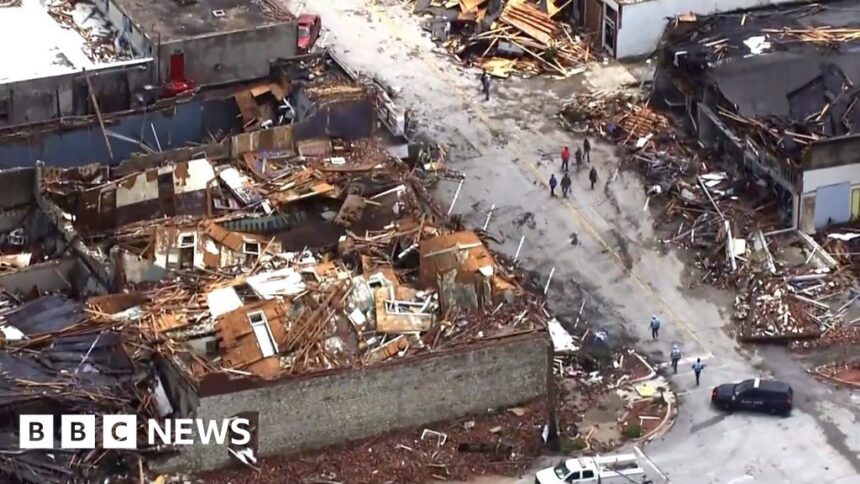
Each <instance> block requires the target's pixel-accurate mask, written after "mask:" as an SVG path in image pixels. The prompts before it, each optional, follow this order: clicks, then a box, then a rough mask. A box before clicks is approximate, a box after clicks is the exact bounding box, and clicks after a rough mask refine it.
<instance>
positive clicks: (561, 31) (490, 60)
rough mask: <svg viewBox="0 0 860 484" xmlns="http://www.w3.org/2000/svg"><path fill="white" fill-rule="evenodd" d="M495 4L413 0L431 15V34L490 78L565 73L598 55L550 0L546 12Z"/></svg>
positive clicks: (527, 5) (522, 0) (523, 2)
mask: <svg viewBox="0 0 860 484" xmlns="http://www.w3.org/2000/svg"><path fill="white" fill-rule="evenodd" d="M495 3H497V2H490V1H488V0H463V1H460V2H446V1H427V0H417V1H416V2H415V6H414V7H413V11H414V12H415V13H418V14H426V15H427V16H429V17H430V19H429V20H428V21H427V26H428V27H429V28H430V30H431V32H432V33H433V36H434V38H435V39H437V40H438V41H439V42H440V43H441V44H442V45H443V46H444V47H445V48H446V49H448V51H450V52H451V53H453V54H454V55H455V56H456V57H457V58H458V59H460V61H462V62H465V63H467V64H469V65H476V66H479V67H481V68H482V69H483V70H485V71H486V72H487V73H488V74H490V75H491V76H494V77H499V78H507V77H509V76H510V75H511V74H512V73H519V74H522V75H536V74H552V75H556V76H562V77H569V76H571V75H574V74H576V73H579V72H582V70H583V69H584V66H585V65H586V64H588V63H589V62H591V61H592V60H596V59H598V58H599V54H597V53H595V52H593V51H592V48H591V46H590V45H589V39H588V38H587V36H583V35H582V33H579V32H575V31H574V28H573V26H572V23H569V22H566V21H561V20H560V18H561V17H562V16H563V15H562V13H561V12H562V9H561V8H559V7H557V6H556V5H555V4H554V3H553V2H552V1H550V2H546V4H547V6H548V7H549V11H546V10H544V9H542V8H541V7H540V6H539V5H538V4H537V3H535V2H531V1H527V0H505V1H504V2H500V6H499V7H498V9H497V10H493V8H491V4H495ZM564 6H566V5H561V7H564Z"/></svg>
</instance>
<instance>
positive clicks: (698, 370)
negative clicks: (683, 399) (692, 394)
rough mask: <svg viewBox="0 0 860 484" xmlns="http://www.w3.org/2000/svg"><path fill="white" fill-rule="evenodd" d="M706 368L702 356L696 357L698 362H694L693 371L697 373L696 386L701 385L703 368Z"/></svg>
mask: <svg viewBox="0 0 860 484" xmlns="http://www.w3.org/2000/svg"><path fill="white" fill-rule="evenodd" d="M704 369H705V364H704V363H702V359H701V358H696V362H695V363H693V373H695V374H696V386H699V376H701V374H702V370H704Z"/></svg>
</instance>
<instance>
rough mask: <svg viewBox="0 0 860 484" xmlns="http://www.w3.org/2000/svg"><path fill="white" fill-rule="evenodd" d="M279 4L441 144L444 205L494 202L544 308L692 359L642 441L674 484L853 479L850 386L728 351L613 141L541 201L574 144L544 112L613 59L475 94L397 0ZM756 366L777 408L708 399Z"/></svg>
mask: <svg viewBox="0 0 860 484" xmlns="http://www.w3.org/2000/svg"><path fill="white" fill-rule="evenodd" d="M285 1H286V3H287V4H288V6H290V7H291V8H292V9H293V10H294V12H295V10H296V9H307V10H308V11H312V12H315V13H319V14H321V16H322V18H323V24H324V30H325V33H324V34H323V37H322V38H323V40H324V42H325V44H326V45H327V46H328V47H330V48H331V49H333V50H334V51H335V52H336V53H337V54H339V55H340V56H341V57H343V58H344V59H345V60H346V61H347V62H348V63H349V64H350V65H351V66H353V67H354V68H356V69H358V70H360V71H363V72H367V73H370V74H373V75H376V76H377V77H379V78H380V79H382V80H383V81H385V82H386V83H387V84H389V85H390V86H391V87H392V88H394V89H395V90H397V91H398V92H399V96H398V102H399V103H400V104H402V105H405V106H407V107H408V108H410V109H412V110H413V111H414V113H415V115H416V116H415V118H416V119H417V121H418V122H419V123H420V125H421V127H422V130H424V131H426V132H427V133H429V134H430V135H431V136H433V137H434V138H435V139H437V140H438V141H440V142H442V143H444V144H445V145H447V146H448V147H449V149H450V164H451V165H452V166H453V167H454V168H457V169H459V170H462V171H464V172H465V173H466V175H467V180H466V182H465V184H464V185H463V188H462V191H461V193H460V195H459V198H458V200H457V203H456V205H455V207H454V213H458V214H461V215H462V216H463V217H464V220H465V221H466V222H467V223H469V224H470V225H472V226H478V227H479V226H481V225H483V223H484V220H485V219H486V214H487V211H488V210H489V208H490V207H491V206H492V205H494V204H495V206H496V210H495V211H494V213H493V216H492V220H491V222H490V225H489V230H490V231H491V232H492V233H494V234H496V235H497V236H498V237H499V239H500V240H501V241H502V242H501V244H500V245H499V246H498V247H497V249H499V250H501V251H504V252H506V253H508V254H513V253H514V252H515V251H516V248H517V245H518V243H519V240H520V237H521V236H522V235H525V244H524V246H523V250H522V254H521V257H520V258H521V260H522V262H523V264H524V266H525V267H528V268H532V269H534V271H535V274H536V277H539V278H540V280H541V281H546V278H547V276H548V275H549V273H550V271H551V270H552V268H555V275H554V277H553V280H552V283H551V285H550V297H551V302H552V305H553V308H554V309H555V310H556V311H557V312H558V313H559V314H561V315H562V316H565V315H567V316H570V315H572V314H575V313H576V311H577V310H578V309H579V306H580V304H581V302H582V300H583V298H584V300H585V301H586V306H585V315H586V317H587V319H588V320H589V321H590V322H591V323H592V324H594V325H596V326H599V327H603V328H606V329H608V330H609V331H610V334H612V335H614V336H616V337H617V338H623V337H624V335H628V336H629V337H632V338H636V339H639V340H641V341H640V343H639V347H640V348H642V349H643V350H644V352H645V353H648V354H650V355H651V356H652V357H654V358H657V359H662V358H665V357H666V356H667V355H668V351H669V349H670V348H671V344H672V343H678V344H679V345H681V348H682V350H683V351H684V354H685V356H686V357H688V358H692V357H702V358H703V359H704V360H705V363H706V364H707V365H708V366H707V367H706V369H705V371H704V373H703V384H702V386H701V387H699V388H696V387H695V385H694V380H693V377H692V374H691V372H690V370H689V365H684V367H682V368H681V370H682V371H681V372H680V373H679V375H677V376H676V377H673V382H674V383H675V384H676V389H677V391H678V392H679V393H680V395H681V405H682V406H681V412H680V415H679V419H678V421H677V423H676V425H675V426H674V427H673V429H672V430H671V431H670V432H669V433H668V434H667V435H666V436H664V437H663V438H661V439H659V440H658V441H656V442H653V443H652V444H650V445H649V446H648V447H647V448H646V449H645V450H646V452H647V453H648V454H649V455H650V456H651V457H652V459H653V460H654V461H655V462H656V463H657V464H658V465H660V467H661V468H663V469H664V471H666V473H667V474H668V475H669V477H670V478H671V481H672V482H673V483H674V484H705V483H745V482H752V483H767V484H770V483H773V484H776V483H792V484H805V483H809V484H813V483H815V484H823V483H833V484H847V483H857V482H860V455H859V454H858V452H860V423H858V419H860V411H858V405H857V404H858V400H860V395H857V394H851V393H850V392H848V391H845V390H836V389H833V388H830V387H827V386H825V385H823V384H820V383H818V382H816V381H815V380H813V379H812V378H810V377H809V376H808V375H807V374H806V373H805V372H804V371H803V369H802V367H801V366H800V364H799V363H798V362H797V361H795V360H794V359H793V358H792V357H790V356H789V355H787V354H785V353H784V352H783V351H782V350H778V349H777V350H768V351H763V352H753V353H751V354H749V353H745V352H744V351H742V350H741V349H739V348H738V347H737V345H736V344H735V342H734V341H733V340H732V339H731V338H729V337H728V336H727V335H726V333H725V331H724V328H723V327H724V325H726V324H727V323H728V321H729V318H730V313H729V312H728V310H727V307H726V301H727V300H728V299H729V298H728V297H727V296H726V295H725V294H719V293H718V292H717V291H710V290H698V291H691V290H689V289H688V280H687V279H688V278H687V276H686V275H685V274H688V273H689V272H688V270H687V269H686V268H685V267H684V264H683V262H682V261H681V259H680V258H679V257H678V255H677V254H675V253H668V254H664V253H663V252H661V250H660V248H659V244H658V243H657V241H656V237H655V234H654V231H653V230H652V217H651V215H650V213H649V212H648V211H646V210H645V209H644V208H643V207H644V205H645V196H644V189H643V186H642V182H641V180H640V179H639V178H638V177H637V176H635V175H634V174H632V173H625V172H619V173H618V174H617V175H616V176H615V177H613V173H615V171H616V168H617V167H618V166H619V159H618V158H617V156H616V155H614V154H613V153H614V147H611V146H608V145H605V144H602V143H599V142H595V141H594V140H593V141H592V145H593V146H594V150H593V151H594V152H593V163H594V164H595V166H596V167H597V169H598V173H599V176H600V181H599V183H598V184H599V185H600V186H599V187H597V188H596V189H595V190H593V191H592V190H590V189H589V187H588V182H587V171H586V170H583V172H582V173H578V174H575V175H574V181H573V196H572V197H571V198H570V199H568V200H563V199H552V198H550V197H549V193H548V190H547V188H546V180H547V179H548V178H549V175H550V173H551V172H553V170H556V171H557V170H558V168H559V165H560V161H559V158H558V155H557V153H558V152H559V151H560V149H561V147H562V146H563V145H570V146H571V147H573V146H574V145H575V144H578V143H580V142H581V139H578V138H576V137H574V136H572V135H571V134H570V133H568V132H565V131H564V130H562V129H561V128H560V126H559V125H558V124H557V116H556V113H557V112H558V110H559V109H560V106H561V104H562V102H563V100H564V99H565V97H567V96H569V95H570V94H571V93H572V92H574V91H577V90H580V89H584V88H586V87H587V86H598V87H607V86H611V85H613V84H617V83H618V82H622V81H625V80H631V78H630V76H629V75H628V74H627V73H626V71H625V70H624V69H623V68H620V67H615V66H612V65H610V66H597V67H595V68H593V69H592V70H591V71H590V72H587V73H585V74H584V75H581V76H579V77H578V78H573V79H568V80H546V79H534V80H529V81H523V80H513V79H512V80H507V81H503V82H500V83H497V84H496V86H495V88H494V91H495V92H494V93H493V98H492V99H491V100H490V101H489V102H485V101H484V100H483V99H482V96H481V95H480V91H479V82H478V75H479V72H478V71H477V70H475V69H471V70H465V69H463V68H461V67H459V66H458V65H456V64H455V62H453V61H452V60H451V59H450V58H448V54H447V53H444V52H443V51H442V50H441V49H440V48H439V47H438V46H436V45H435V44H434V43H433V42H432V41H431V40H430V38H429V34H427V33H426V32H424V31H422V30H421V29H420V27H419V23H420V21H421V19H420V18H418V17H416V16H414V15H411V14H409V13H408V12H406V10H405V9H404V7H403V6H402V5H401V4H400V3H399V2H397V1H387V0H376V1H372V0H337V1H331V0H305V1H303V2H293V3H294V5H289V3H290V2H289V1H287V0H285ZM607 181H608V183H607ZM455 188H456V186H455V185H453V184H451V185H450V186H445V187H441V188H440V192H439V193H438V194H437V195H438V197H439V199H440V200H442V201H444V203H449V201H450V200H451V198H452V197H453V192H454V189H455ZM574 236H575V238H576V239H578V243H576V244H572V243H571V240H572V238H574ZM652 313H656V314H658V315H660V316H661V317H662V319H663V321H664V326H663V330H662V332H661V337H660V340H659V341H658V342H652V341H649V339H648V320H649V318H650V316H651V314H652ZM768 374H775V375H776V376H777V377H779V378H781V379H784V380H787V381H789V382H790V383H792V384H793V386H794V388H795V394H796V404H797V409H796V410H795V412H794V413H793V415H792V416H791V417H789V418H776V417H768V416H760V415H746V414H731V415H726V414H721V413H718V412H716V411H714V410H713V409H711V408H710V405H709V393H710V388H711V386H712V385H713V384H716V383H722V382H728V381H733V380H739V379H744V378H749V377H753V376H758V375H768ZM515 481H516V480H511V481H510V482H515ZM529 481H530V478H529V477H528V476H525V477H524V478H523V479H521V480H520V482H529ZM494 482H503V481H501V480H495V481H494Z"/></svg>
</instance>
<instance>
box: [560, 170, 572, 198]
mask: <svg viewBox="0 0 860 484" xmlns="http://www.w3.org/2000/svg"><path fill="white" fill-rule="evenodd" d="M569 192H570V175H568V174H567V172H564V176H562V177H561V195H562V196H563V197H564V198H567V194H568V193H569Z"/></svg>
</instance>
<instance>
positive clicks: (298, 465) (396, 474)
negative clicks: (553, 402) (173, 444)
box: [194, 402, 547, 484]
mask: <svg viewBox="0 0 860 484" xmlns="http://www.w3.org/2000/svg"><path fill="white" fill-rule="evenodd" d="M546 422H547V412H546V406H545V404H544V403H543V402H535V403H532V404H530V405H527V406H523V407H518V408H517V409H508V410H502V411H500V412H498V413H496V414H493V415H488V416H483V417H480V418H473V419H463V420H460V421H458V422H455V423H449V424H438V425H428V426H427V427H426V428H427V429H432V430H433V431H435V432H439V433H438V434H437V433H432V432H428V433H425V432H424V428H416V429H413V430H410V431H404V432H397V433H393V434H388V435H384V436H380V437H376V438H372V439H368V440H364V441H360V442H355V443H351V444H348V445H346V446H342V447H335V448H329V449H325V450H323V451H321V452H317V453H308V454H303V455H298V456H293V457H275V458H269V459H263V460H262V462H261V464H260V471H259V472H255V471H253V470H251V469H247V468H235V469H225V470H221V471H213V472H207V473H203V474H199V475H197V476H194V477H195V478H196V479H197V482H205V483H207V484H210V483H211V484H227V483H230V484H246V483H248V484H250V483H255V484H264V483H282V482H349V483H351V484H352V483H367V484H370V483H387V482H404V483H405V482H429V481H434V480H446V481H447V480H466V479H468V478H470V477H472V476H480V475H496V476H518V475H522V473H523V472H524V471H525V470H526V469H527V468H528V467H529V466H530V465H531V464H532V462H533V461H534V459H535V458H537V457H538V456H539V455H540V453H541V451H542V450H543V444H542V442H541V440H540V431H541V428H542V426H543V425H544V424H546ZM422 434H424V435H423V438H422ZM443 436H444V439H443Z"/></svg>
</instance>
